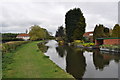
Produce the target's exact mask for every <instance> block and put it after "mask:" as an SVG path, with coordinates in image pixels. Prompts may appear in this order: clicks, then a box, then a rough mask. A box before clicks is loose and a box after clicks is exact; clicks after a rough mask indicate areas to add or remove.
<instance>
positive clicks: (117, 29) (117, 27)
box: [112, 24, 120, 37]
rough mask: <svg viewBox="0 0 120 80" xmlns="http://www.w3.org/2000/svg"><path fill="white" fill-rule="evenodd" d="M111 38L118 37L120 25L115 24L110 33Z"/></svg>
mask: <svg viewBox="0 0 120 80" xmlns="http://www.w3.org/2000/svg"><path fill="white" fill-rule="evenodd" d="M112 37H120V25H119V24H116V25H115V26H114V28H113V31H112Z"/></svg>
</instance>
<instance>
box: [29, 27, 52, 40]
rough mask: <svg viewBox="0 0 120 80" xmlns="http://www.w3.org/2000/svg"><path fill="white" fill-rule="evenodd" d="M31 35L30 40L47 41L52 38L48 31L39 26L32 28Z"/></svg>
mask: <svg viewBox="0 0 120 80" xmlns="http://www.w3.org/2000/svg"><path fill="white" fill-rule="evenodd" d="M29 35H30V40H40V39H46V38H48V37H49V36H50V35H49V33H48V31H47V30H46V29H44V28H41V27H39V26H38V25H34V26H32V27H31V30H30V32H29Z"/></svg>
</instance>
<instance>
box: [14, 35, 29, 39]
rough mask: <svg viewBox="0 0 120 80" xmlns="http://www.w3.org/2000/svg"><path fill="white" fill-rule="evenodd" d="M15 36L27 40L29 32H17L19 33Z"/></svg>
mask: <svg viewBox="0 0 120 80" xmlns="http://www.w3.org/2000/svg"><path fill="white" fill-rule="evenodd" d="M16 38H20V39H23V40H29V39H30V36H29V34H19V35H17V37H16Z"/></svg>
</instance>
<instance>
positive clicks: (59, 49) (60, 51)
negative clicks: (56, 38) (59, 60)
mask: <svg viewBox="0 0 120 80" xmlns="http://www.w3.org/2000/svg"><path fill="white" fill-rule="evenodd" d="M56 51H57V53H58V54H59V56H60V57H64V55H65V46H64V45H63V46H62V45H60V46H58V47H56Z"/></svg>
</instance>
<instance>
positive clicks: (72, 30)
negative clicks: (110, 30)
mask: <svg viewBox="0 0 120 80" xmlns="http://www.w3.org/2000/svg"><path fill="white" fill-rule="evenodd" d="M65 26H66V37H67V41H68V42H72V41H73V40H75V39H83V34H84V33H85V27H86V23H85V18H84V16H83V13H82V12H81V10H80V8H74V9H71V10H69V11H68V12H67V13H66V15H65Z"/></svg>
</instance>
